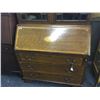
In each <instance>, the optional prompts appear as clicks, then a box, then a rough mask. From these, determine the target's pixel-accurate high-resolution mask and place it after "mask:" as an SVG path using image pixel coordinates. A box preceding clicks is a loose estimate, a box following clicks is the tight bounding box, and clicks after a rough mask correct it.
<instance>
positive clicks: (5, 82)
mask: <svg viewBox="0 0 100 100" xmlns="http://www.w3.org/2000/svg"><path fill="white" fill-rule="evenodd" d="M93 76H94V75H93V72H92V69H91V67H90V66H88V65H87V66H86V71H85V77H84V82H83V84H82V86H83V87H93V86H94V84H95V78H94V77H93ZM1 86H2V87H68V85H63V84H57V83H51V82H42V81H33V82H32V83H25V82H24V81H23V80H22V79H21V77H20V76H18V75H2V76H1ZM98 86H100V85H98Z"/></svg>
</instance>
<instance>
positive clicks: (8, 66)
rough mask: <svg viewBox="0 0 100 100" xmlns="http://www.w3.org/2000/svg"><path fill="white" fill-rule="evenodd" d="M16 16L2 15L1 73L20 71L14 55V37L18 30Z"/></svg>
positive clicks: (10, 14) (12, 14)
mask: <svg viewBox="0 0 100 100" xmlns="http://www.w3.org/2000/svg"><path fill="white" fill-rule="evenodd" d="M16 24H17V21H16V15H15V14H14V13H2V14H1V73H2V74H8V73H12V72H17V71H19V67H18V63H17V60H16V57H15V53H14V49H13V47H14V37H15V30H16Z"/></svg>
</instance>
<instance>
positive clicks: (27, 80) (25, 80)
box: [23, 79, 32, 83]
mask: <svg viewBox="0 0 100 100" xmlns="http://www.w3.org/2000/svg"><path fill="white" fill-rule="evenodd" d="M23 80H24V82H25V83H32V80H29V79H23Z"/></svg>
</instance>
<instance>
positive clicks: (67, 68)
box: [20, 63, 84, 75]
mask: <svg viewBox="0 0 100 100" xmlns="http://www.w3.org/2000/svg"><path fill="white" fill-rule="evenodd" d="M20 66H21V69H22V70H29V71H31V70H32V71H35V72H47V73H52V74H54V73H55V74H63V75H64V74H65V75H76V74H78V75H82V74H83V71H84V65H81V66H79V65H78V64H73V65H72V64H69V63H68V64H67V63H66V64H51V63H20Z"/></svg>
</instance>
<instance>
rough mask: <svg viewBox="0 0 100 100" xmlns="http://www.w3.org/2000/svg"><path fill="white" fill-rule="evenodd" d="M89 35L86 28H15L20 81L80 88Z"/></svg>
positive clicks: (59, 26) (44, 26) (36, 25)
mask: <svg viewBox="0 0 100 100" xmlns="http://www.w3.org/2000/svg"><path fill="white" fill-rule="evenodd" d="M90 33H91V32H90V26H88V25H46V24H31V25H27V24H26V25H25V24H23V25H22V24H21V25H18V26H17V32H16V42H15V52H16V56H17V59H18V62H19V64H20V68H21V72H22V76H23V79H24V80H42V81H50V82H56V83H62V84H70V85H77V86H79V85H80V84H82V82H83V78H84V69H85V59H86V57H87V56H88V55H89V54H90Z"/></svg>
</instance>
